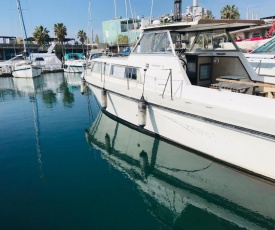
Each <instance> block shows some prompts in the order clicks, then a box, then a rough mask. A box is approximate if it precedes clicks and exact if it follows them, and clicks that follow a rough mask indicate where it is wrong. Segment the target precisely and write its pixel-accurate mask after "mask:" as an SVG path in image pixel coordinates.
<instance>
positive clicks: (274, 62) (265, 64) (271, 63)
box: [245, 37, 275, 77]
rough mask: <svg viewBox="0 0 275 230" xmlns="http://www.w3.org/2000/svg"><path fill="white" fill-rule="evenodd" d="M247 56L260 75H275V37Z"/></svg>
mask: <svg viewBox="0 0 275 230" xmlns="http://www.w3.org/2000/svg"><path fill="white" fill-rule="evenodd" d="M245 57H246V58H247V60H248V61H249V63H250V64H251V65H252V67H253V68H254V69H255V71H256V72H257V73H258V74H259V75H265V76H272V77H275V37H273V38H272V39H270V40H269V41H268V42H267V43H265V44H264V45H262V46H260V47H258V48H257V49H255V50H254V51H252V52H251V53H248V54H245Z"/></svg>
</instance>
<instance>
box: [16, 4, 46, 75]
mask: <svg viewBox="0 0 275 230" xmlns="http://www.w3.org/2000/svg"><path fill="white" fill-rule="evenodd" d="M16 3H17V9H18V14H19V21H20V25H21V29H22V31H24V34H25V38H26V41H25V40H24V39H23V44H24V53H25V54H26V55H25V60H23V61H20V62H18V63H16V64H15V66H14V69H13V71H12V75H13V76H14V77H24V78H34V77H38V76H40V75H41V73H42V68H41V66H39V65H38V64H37V63H32V60H29V59H27V56H28V55H29V51H28V50H27V49H26V42H28V41H27V33H26V28H25V24H24V19H23V14H22V9H21V4H20V0H16Z"/></svg>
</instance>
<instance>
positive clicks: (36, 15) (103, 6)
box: [0, 0, 275, 38]
mask: <svg viewBox="0 0 275 230" xmlns="http://www.w3.org/2000/svg"><path fill="white" fill-rule="evenodd" d="M90 1H91V14H92V15H91V16H92V26H93V31H94V35H96V34H98V35H99V36H100V37H101V36H102V21H105V20H109V19H112V18H114V17H115V7H114V0H90ZM88 2H89V0H46V1H40V0H21V6H22V9H23V14H24V21H25V24H26V29H27V34H28V36H29V37H30V36H32V33H33V31H34V28H35V27H36V26H40V25H42V26H44V27H46V28H47V29H48V30H49V31H50V36H52V37H53V36H54V33H53V25H54V24H55V23H61V22H62V23H63V24H64V25H65V26H66V27H67V33H68V36H67V37H70V38H76V35H77V32H78V31H79V30H84V31H86V32H87V31H88ZM126 2H127V12H128V13H127V14H128V17H132V14H131V9H130V6H129V2H130V3H131V7H132V11H133V13H134V12H135V14H136V15H138V16H140V17H141V16H142V15H144V16H145V17H149V16H150V13H151V3H152V0H126ZM153 2H154V5H153V10H152V15H153V17H157V16H160V15H163V14H165V13H169V12H170V11H171V10H172V9H173V6H174V0H154V1H153ZM182 2H183V7H182V8H183V9H182V11H183V12H185V9H186V7H187V6H190V5H192V3H193V1H192V0H183V1H182ZM198 3H199V5H200V6H202V7H205V8H207V9H209V10H211V11H212V13H213V15H214V16H215V17H216V18H220V10H221V9H222V7H224V6H225V5H227V4H230V5H233V4H235V5H236V6H237V7H238V8H239V12H240V14H241V18H242V19H245V17H246V11H247V8H248V9H249V11H250V16H251V14H252V10H254V16H256V13H257V14H258V15H259V17H266V16H271V15H275V0H198ZM116 5H117V6H116V12H117V16H122V17H125V16H126V7H125V0H116ZM0 36H16V37H19V36H21V37H22V33H21V30H20V26H19V19H18V13H17V10H16V0H0Z"/></svg>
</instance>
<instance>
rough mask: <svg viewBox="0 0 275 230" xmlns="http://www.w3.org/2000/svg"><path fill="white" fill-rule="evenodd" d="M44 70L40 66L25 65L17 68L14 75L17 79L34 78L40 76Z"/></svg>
mask: <svg viewBox="0 0 275 230" xmlns="http://www.w3.org/2000/svg"><path fill="white" fill-rule="evenodd" d="M41 73H42V68H41V67H39V66H31V65H24V66H20V67H15V68H14V70H13V72H12V75H13V77H17V78H34V77H38V76H40V75H41Z"/></svg>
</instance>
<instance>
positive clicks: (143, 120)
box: [138, 96, 148, 128]
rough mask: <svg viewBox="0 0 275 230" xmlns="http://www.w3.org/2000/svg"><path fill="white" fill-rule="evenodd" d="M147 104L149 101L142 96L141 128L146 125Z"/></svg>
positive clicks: (139, 121)
mask: <svg viewBox="0 0 275 230" xmlns="http://www.w3.org/2000/svg"><path fill="white" fill-rule="evenodd" d="M147 104H148V103H147V101H146V100H145V99H144V97H143V96H142V97H141V98H140V100H139V102H138V125H139V127H141V128H144V126H145V125H146V117H147Z"/></svg>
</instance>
